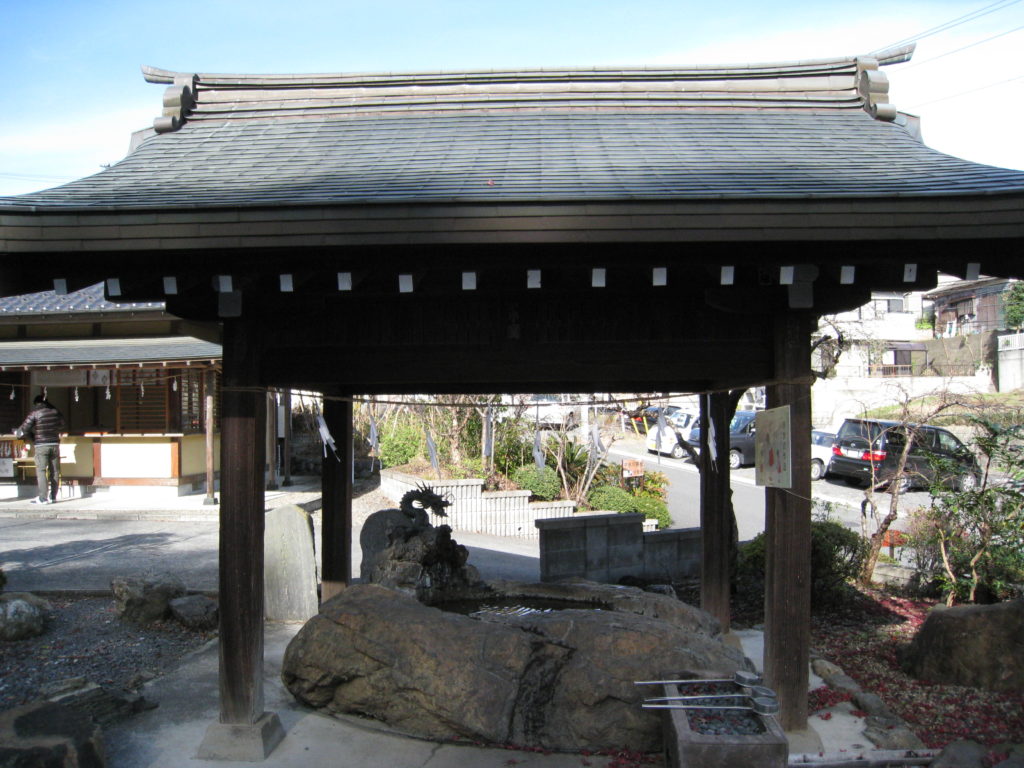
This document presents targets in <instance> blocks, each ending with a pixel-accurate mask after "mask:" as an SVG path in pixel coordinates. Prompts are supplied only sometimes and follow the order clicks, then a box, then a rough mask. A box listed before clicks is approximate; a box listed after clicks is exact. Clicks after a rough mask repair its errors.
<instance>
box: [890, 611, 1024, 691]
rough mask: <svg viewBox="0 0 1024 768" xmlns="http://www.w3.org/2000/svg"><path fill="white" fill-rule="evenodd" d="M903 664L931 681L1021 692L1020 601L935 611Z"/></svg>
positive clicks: (1023, 621) (1023, 620) (1023, 634)
mask: <svg viewBox="0 0 1024 768" xmlns="http://www.w3.org/2000/svg"><path fill="white" fill-rule="evenodd" d="M904 665H905V667H906V669H907V671H908V672H909V673H910V674H912V675H913V676H915V677H918V678H920V679H922V680H928V681H931V682H936V683H949V684H953V685H969V686H972V687H976V688H986V689H989V690H994V691H1016V690H1024V600H1014V601H1012V602H1006V603H996V604H995V605H964V606H957V607H955V608H942V609H935V610H933V611H932V612H931V613H929V614H928V618H927V619H926V620H925V622H924V624H923V625H922V626H921V628H920V629H919V630H918V632H917V634H916V635H915V636H914V639H913V640H912V641H911V643H910V646H909V648H908V649H907V651H906V654H905V656H904Z"/></svg>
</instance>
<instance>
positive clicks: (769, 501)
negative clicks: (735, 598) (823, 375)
mask: <svg viewBox="0 0 1024 768" xmlns="http://www.w3.org/2000/svg"><path fill="white" fill-rule="evenodd" d="M812 329H813V318H812V317H810V316H809V315H805V314H797V313H793V312H790V313H787V314H785V315H781V316H779V317H777V318H776V321H775V341H774V347H775V379H776V382H777V383H775V384H773V385H771V386H770V387H768V391H767V399H768V403H767V405H768V407H769V408H778V407H781V406H789V409H790V426H791V429H792V445H791V448H790V459H791V466H792V476H793V485H792V488H766V489H765V510H766V511H765V624H764V626H765V630H764V641H765V649H764V671H765V682H766V683H767V684H768V686H769V687H771V688H774V689H775V691H776V692H777V693H778V695H779V707H780V710H779V715H778V719H779V724H780V725H781V726H782V727H783V728H784V729H785V730H787V731H791V730H802V729H804V728H806V727H807V686H808V674H809V673H808V662H809V658H808V657H809V652H810V622H811V586H810V582H811V473H810V461H811V457H810V450H811V442H810V435H811V383H812V382H811V361H810V341H811V331H812Z"/></svg>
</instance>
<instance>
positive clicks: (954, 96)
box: [907, 75, 1024, 110]
mask: <svg viewBox="0 0 1024 768" xmlns="http://www.w3.org/2000/svg"><path fill="white" fill-rule="evenodd" d="M1017 80H1024V75H1017V77H1011V78H1009V79H1008V80H1000V81H999V82H997V83H988V84H987V85H982V86H979V87H977V88H971V90H969V91H961V92H960V93H951V94H950V95H949V96H943V97H941V98H938V99H932V100H931V101H925V102H922V103H920V104H913V105H911V106H909V107H907V109H914V110H917V109H920V108H921V107H927V106H928V105H929V104H937V103H938V102H940V101H948V100H949V99H958V98H960V97H961V96H967V95H969V94H972V93H977V92H978V91H984V90H986V89H988V88H995V87H996V86H997V85H1006V83H1013V82H1015V81H1017Z"/></svg>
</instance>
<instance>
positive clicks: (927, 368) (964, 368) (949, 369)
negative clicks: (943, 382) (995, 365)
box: [867, 363, 978, 378]
mask: <svg viewBox="0 0 1024 768" xmlns="http://www.w3.org/2000/svg"><path fill="white" fill-rule="evenodd" d="M977 371H978V366H977V365H976V364H974V363H928V364H927V365H923V364H921V363H916V364H900V365H894V364H890V363H878V364H872V365H868V366H867V375H868V376H870V377H882V378H892V377H899V376H903V377H907V376H973V375H974V374H975V373H977Z"/></svg>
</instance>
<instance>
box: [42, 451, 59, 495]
mask: <svg viewBox="0 0 1024 768" xmlns="http://www.w3.org/2000/svg"><path fill="white" fill-rule="evenodd" d="M36 480H37V482H38V483H39V500H40V501H47V500H49V501H55V500H56V499H57V486H59V485H60V446H59V445H57V444H56V443H50V444H47V445H37V446H36Z"/></svg>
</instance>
